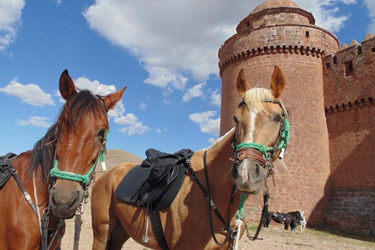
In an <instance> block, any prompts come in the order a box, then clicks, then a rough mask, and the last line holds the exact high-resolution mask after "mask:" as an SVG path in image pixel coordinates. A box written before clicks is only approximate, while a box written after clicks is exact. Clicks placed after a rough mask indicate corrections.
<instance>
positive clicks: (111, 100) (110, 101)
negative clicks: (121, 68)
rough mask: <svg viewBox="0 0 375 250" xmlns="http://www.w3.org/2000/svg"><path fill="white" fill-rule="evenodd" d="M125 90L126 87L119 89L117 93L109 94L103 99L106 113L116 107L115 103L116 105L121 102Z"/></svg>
mask: <svg viewBox="0 0 375 250" xmlns="http://www.w3.org/2000/svg"><path fill="white" fill-rule="evenodd" d="M125 89H126V87H124V88H122V89H120V90H119V91H117V92H115V93H112V94H109V95H107V96H106V97H104V103H105V108H106V111H107V112H108V110H110V109H111V108H113V107H114V106H115V105H116V103H118V102H119V101H120V100H121V98H122V95H123V94H124V91H125Z"/></svg>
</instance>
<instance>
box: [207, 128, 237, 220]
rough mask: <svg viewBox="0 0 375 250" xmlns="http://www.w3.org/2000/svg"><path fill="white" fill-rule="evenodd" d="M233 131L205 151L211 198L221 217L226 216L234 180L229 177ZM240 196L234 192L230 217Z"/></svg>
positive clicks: (231, 163)
mask: <svg viewBox="0 0 375 250" xmlns="http://www.w3.org/2000/svg"><path fill="white" fill-rule="evenodd" d="M233 136H234V129H232V130H230V131H229V132H228V133H227V134H225V135H224V136H222V137H221V138H220V139H219V140H218V141H217V143H215V144H214V145H212V146H211V147H210V148H209V149H208V150H207V168H208V175H209V181H210V190H211V197H212V200H213V201H214V203H215V205H216V206H217V207H218V209H219V211H222V213H223V214H222V215H223V216H227V214H228V209H229V203H230V199H231V192H232V187H233V185H234V180H233V178H232V175H231V168H232V165H233V162H232V161H231V160H230V158H231V157H233V148H232V139H233ZM239 197H240V195H239V194H238V192H236V195H235V199H234V201H233V205H232V208H231V217H232V216H233V215H234V213H235V211H236V209H237V208H238V206H239V203H240V199H239Z"/></svg>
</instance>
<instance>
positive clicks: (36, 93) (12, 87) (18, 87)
mask: <svg viewBox="0 0 375 250" xmlns="http://www.w3.org/2000/svg"><path fill="white" fill-rule="evenodd" d="M17 81H18V80H17V78H14V79H13V80H12V81H11V82H10V83H9V84H8V85H7V86H5V87H4V88H0V92H4V93H6V94H8V95H10V96H15V97H18V98H20V99H21V100H22V102H24V103H27V104H30V105H33V106H44V105H55V102H54V101H53V100H52V98H51V94H47V93H45V92H44V91H43V90H42V89H41V88H40V87H39V86H38V85H36V84H33V83H30V84H26V85H23V84H21V83H19V82H17Z"/></svg>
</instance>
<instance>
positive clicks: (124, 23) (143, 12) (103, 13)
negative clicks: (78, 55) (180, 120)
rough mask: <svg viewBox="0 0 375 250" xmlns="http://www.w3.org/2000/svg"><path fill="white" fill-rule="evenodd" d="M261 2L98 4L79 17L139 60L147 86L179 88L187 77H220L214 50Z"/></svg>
mask: <svg viewBox="0 0 375 250" xmlns="http://www.w3.org/2000/svg"><path fill="white" fill-rule="evenodd" d="M250 2H251V3H250ZM261 2H262V0H257V1H245V0H242V1H227V0H206V1H199V0H190V1H175V0H162V1H148V0H137V1H118V0H97V1H96V2H95V4H93V5H91V6H90V7H89V8H87V9H86V10H85V11H84V13H83V15H84V16H85V18H86V20H87V21H88V23H89V25H90V28H91V29H93V30H96V31H97V32H98V33H99V34H100V35H102V36H103V37H105V38H106V39H107V40H109V41H110V42H111V43H112V44H114V45H117V46H120V47H122V48H124V49H126V50H128V51H129V52H130V53H131V54H133V55H134V56H136V57H137V58H138V60H139V61H140V62H141V63H142V65H144V67H145V69H146V70H147V71H148V72H149V77H148V79H147V80H146V81H145V82H146V83H150V84H154V85H157V86H160V87H163V88H166V87H172V88H173V89H183V88H184V87H185V84H186V81H187V77H188V76H193V77H194V79H196V80H199V81H205V80H207V79H208V78H209V74H212V73H213V74H218V67H217V62H218V58H217V50H218V48H220V46H221V44H222V43H223V42H224V41H225V40H226V39H227V38H229V37H230V36H231V35H233V34H234V33H235V27H236V25H237V24H238V22H239V21H240V20H241V18H243V17H245V16H247V15H248V14H249V11H251V10H252V9H253V8H255V7H256V5H257V4H259V3H261ZM198 6H199V8H198ZM192 13H194V15H192ZM108 17H111V18H108Z"/></svg>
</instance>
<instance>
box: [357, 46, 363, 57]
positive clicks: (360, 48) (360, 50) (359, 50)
mask: <svg viewBox="0 0 375 250" xmlns="http://www.w3.org/2000/svg"><path fill="white" fill-rule="evenodd" d="M357 51H358V55H360V54H362V46H358V47H357Z"/></svg>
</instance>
